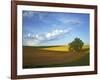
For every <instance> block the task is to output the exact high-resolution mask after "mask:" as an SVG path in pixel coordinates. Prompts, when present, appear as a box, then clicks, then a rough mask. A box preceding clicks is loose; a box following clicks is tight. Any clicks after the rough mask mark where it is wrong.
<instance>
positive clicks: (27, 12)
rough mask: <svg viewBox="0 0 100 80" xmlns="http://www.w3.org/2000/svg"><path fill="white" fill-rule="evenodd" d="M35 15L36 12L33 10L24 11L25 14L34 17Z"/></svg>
mask: <svg viewBox="0 0 100 80" xmlns="http://www.w3.org/2000/svg"><path fill="white" fill-rule="evenodd" d="M33 15H34V12H32V11H26V12H24V13H23V16H26V17H32V16H33Z"/></svg>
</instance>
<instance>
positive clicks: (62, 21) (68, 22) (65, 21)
mask: <svg viewBox="0 0 100 80" xmlns="http://www.w3.org/2000/svg"><path fill="white" fill-rule="evenodd" d="M59 21H60V22H61V23H64V24H81V23H82V22H81V21H80V20H79V19H77V18H72V19H66V18H60V19H59Z"/></svg>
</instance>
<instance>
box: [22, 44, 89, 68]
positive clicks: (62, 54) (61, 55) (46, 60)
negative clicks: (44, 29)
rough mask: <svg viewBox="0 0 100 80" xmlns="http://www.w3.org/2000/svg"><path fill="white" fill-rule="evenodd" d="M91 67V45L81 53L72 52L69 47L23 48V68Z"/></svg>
mask: <svg viewBox="0 0 100 80" xmlns="http://www.w3.org/2000/svg"><path fill="white" fill-rule="evenodd" d="M86 65H89V45H85V46H83V48H82V50H81V51H80V52H70V51H69V50H68V46H66V45H59V46H40V47H33V46H23V68H43V67H63V66H86Z"/></svg>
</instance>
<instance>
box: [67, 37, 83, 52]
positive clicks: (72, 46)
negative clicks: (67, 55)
mask: <svg viewBox="0 0 100 80" xmlns="http://www.w3.org/2000/svg"><path fill="white" fill-rule="evenodd" d="M83 45H84V43H83V41H82V40H80V38H75V39H74V40H73V41H72V42H71V43H69V50H70V51H75V52H79V51H80V50H81V49H82V47H83Z"/></svg>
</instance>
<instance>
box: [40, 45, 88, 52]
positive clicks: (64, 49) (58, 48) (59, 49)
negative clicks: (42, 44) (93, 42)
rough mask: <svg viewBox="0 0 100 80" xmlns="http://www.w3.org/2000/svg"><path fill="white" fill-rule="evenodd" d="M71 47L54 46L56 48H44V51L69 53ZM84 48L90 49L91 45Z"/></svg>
mask: <svg viewBox="0 0 100 80" xmlns="http://www.w3.org/2000/svg"><path fill="white" fill-rule="evenodd" d="M68 48H69V46H68V45H62V46H54V47H48V48H42V50H50V51H69V50H68ZM84 48H89V45H84V46H83V49H84Z"/></svg>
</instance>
